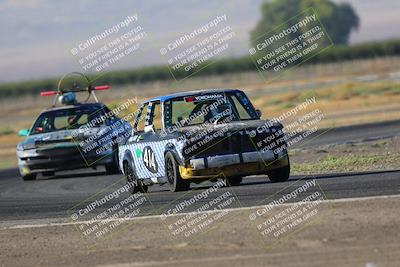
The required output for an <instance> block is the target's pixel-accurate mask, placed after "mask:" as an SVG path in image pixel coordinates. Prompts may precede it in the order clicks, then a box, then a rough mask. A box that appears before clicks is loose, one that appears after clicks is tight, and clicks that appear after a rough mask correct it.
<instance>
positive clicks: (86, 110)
mask: <svg viewBox="0 0 400 267" xmlns="http://www.w3.org/2000/svg"><path fill="white" fill-rule="evenodd" d="M75 87H76V86H75ZM105 89H108V86H98V87H92V86H90V85H89V87H87V88H84V89H79V88H75V90H74V91H73V92H68V91H62V90H61V91H50V92H44V93H42V95H44V96H47V95H56V98H57V99H59V100H60V102H61V103H62V104H64V105H63V106H60V107H55V104H54V105H53V106H52V107H50V108H48V109H46V110H44V111H43V112H42V113H41V114H40V115H39V116H38V117H37V119H36V120H35V122H34V123H33V125H32V127H31V128H30V129H23V130H21V131H20V132H19V135H20V136H26V138H25V140H23V141H22V142H21V143H19V144H18V146H17V159H18V167H19V171H20V174H21V176H22V178H23V179H24V180H34V179H36V176H37V174H38V173H42V174H43V175H46V176H47V175H54V172H56V171H63V170H72V169H79V168H96V167H97V166H100V165H102V166H105V168H106V172H107V173H108V174H114V173H118V172H119V168H118V143H119V142H122V141H125V139H127V138H128V137H129V135H130V133H131V131H132V129H131V127H130V124H129V123H128V122H126V121H124V120H121V119H119V118H118V117H117V116H115V115H114V113H113V112H112V111H110V110H109V109H108V108H107V106H105V105H104V104H102V103H98V102H97V98H96V97H95V96H94V94H93V92H92V91H93V90H105ZM75 92H89V97H90V96H91V95H93V96H94V97H95V100H96V102H95V103H78V102H77V101H76V96H75ZM89 97H88V98H87V99H86V100H88V99H89ZM55 102H56V101H55ZM55 102H54V103H55Z"/></svg>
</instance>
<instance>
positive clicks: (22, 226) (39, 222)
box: [1, 194, 400, 230]
mask: <svg viewBox="0 0 400 267" xmlns="http://www.w3.org/2000/svg"><path fill="white" fill-rule="evenodd" d="M388 198H400V194H399V195H387V196H373V197H354V198H340V199H332V200H330V199H328V200H322V201H321V202H320V203H341V202H353V201H363V200H374V199H388ZM294 204H301V203H299V202H293V203H284V204H280V205H276V207H285V206H290V205H294ZM303 204H305V203H303ZM263 207H265V205H261V206H250V207H240V208H230V209H222V210H207V211H202V212H186V213H177V214H172V215H167V217H175V216H186V215H188V214H193V213H196V214H201V213H218V212H223V211H224V212H226V211H228V212H234V211H244V210H252V209H260V208H263ZM162 217H164V216H162V215H149V216H138V217H132V218H123V219H118V218H117V219H108V220H107V219H106V220H98V221H72V222H56V223H52V222H48V223H46V222H45V223H43V221H51V220H57V219H52V218H49V219H37V220H28V221H32V222H33V223H31V224H19V225H11V226H3V227H1V230H7V229H25V228H40V227H49V226H68V225H80V224H83V223H89V222H91V223H93V222H101V221H109V222H111V221H136V220H147V219H161V218H162ZM60 220H70V218H64V219H60ZM35 221H36V222H35ZM7 223H9V224H13V223H17V221H9V222H6V221H4V222H2V224H3V225H4V224H7Z"/></svg>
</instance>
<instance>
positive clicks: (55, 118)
mask: <svg viewBox="0 0 400 267" xmlns="http://www.w3.org/2000/svg"><path fill="white" fill-rule="evenodd" d="M103 113H104V108H103V107H101V106H82V107H73V108H66V109H59V110H51V111H46V112H43V113H42V114H40V116H39V117H38V118H37V120H36V121H35V123H34V124H33V126H32V129H31V131H30V134H31V135H33V134H40V133H48V132H55V131H60V130H67V129H77V128H79V127H80V126H82V125H85V124H87V123H88V122H91V121H100V120H96V118H98V117H99V116H101V115H102V114H103Z"/></svg>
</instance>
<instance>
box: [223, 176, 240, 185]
mask: <svg viewBox="0 0 400 267" xmlns="http://www.w3.org/2000/svg"><path fill="white" fill-rule="evenodd" d="M242 181H243V177H242V176H231V177H226V186H238V185H240V184H241V183H242Z"/></svg>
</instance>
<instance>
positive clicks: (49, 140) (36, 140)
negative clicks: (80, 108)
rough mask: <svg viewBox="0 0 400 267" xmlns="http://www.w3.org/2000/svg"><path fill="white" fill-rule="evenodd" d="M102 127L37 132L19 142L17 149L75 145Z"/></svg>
mask: <svg viewBox="0 0 400 267" xmlns="http://www.w3.org/2000/svg"><path fill="white" fill-rule="evenodd" d="M100 129H101V128H91V129H90V130H86V131H79V130H61V131H55V132H49V133H42V134H35V135H30V136H28V137H27V138H26V139H25V140H24V141H22V142H21V143H19V144H18V146H17V150H24V149H32V148H38V147H42V146H49V145H54V144H65V145H68V144H70V145H75V143H76V142H79V141H81V140H83V139H85V138H87V137H88V136H91V135H94V134H97V133H98V131H99V130H100Z"/></svg>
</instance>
